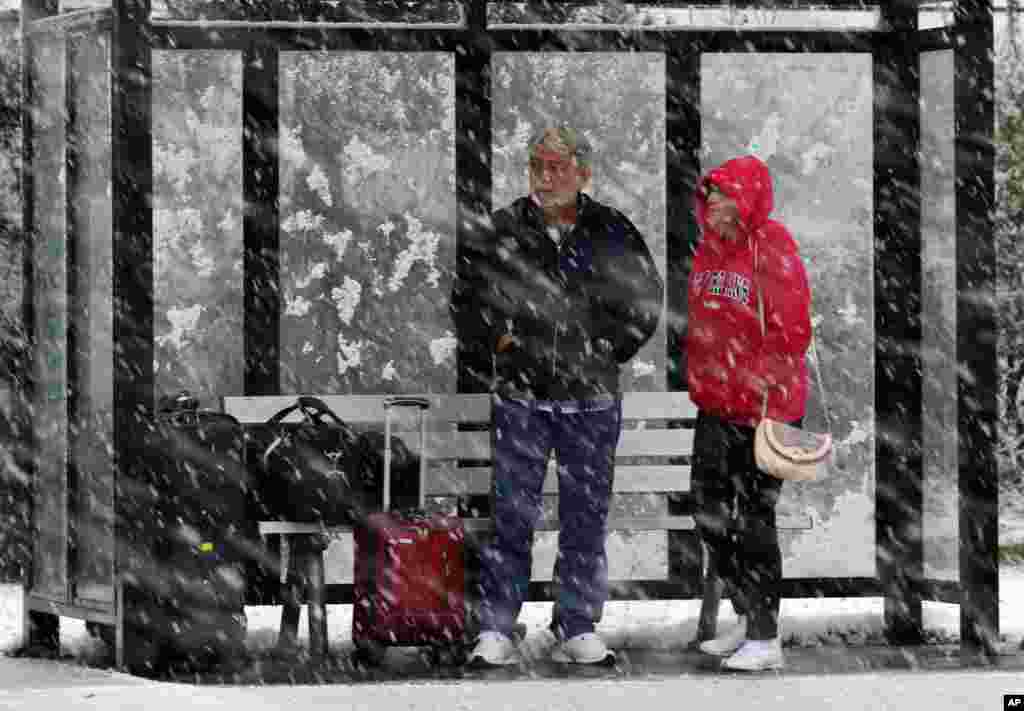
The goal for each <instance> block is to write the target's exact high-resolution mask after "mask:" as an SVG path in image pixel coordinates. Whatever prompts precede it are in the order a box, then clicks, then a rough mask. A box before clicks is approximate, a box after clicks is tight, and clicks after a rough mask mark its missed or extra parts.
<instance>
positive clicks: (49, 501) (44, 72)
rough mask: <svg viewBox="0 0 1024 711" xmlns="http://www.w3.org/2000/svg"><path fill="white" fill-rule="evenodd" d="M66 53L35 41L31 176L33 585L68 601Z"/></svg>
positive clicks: (50, 42) (55, 43)
mask: <svg viewBox="0 0 1024 711" xmlns="http://www.w3.org/2000/svg"><path fill="white" fill-rule="evenodd" d="M64 62H65V50H64V42H63V40H62V39H61V40H55V39H50V38H46V39H42V38H40V39H39V40H37V41H35V42H33V44H32V66H31V67H30V71H31V81H32V83H33V91H34V96H32V97H31V100H32V102H33V106H32V112H33V113H32V119H33V121H32V154H33V165H32V177H31V181H32V182H31V190H32V201H33V213H34V215H33V216H34V222H35V244H34V245H33V255H32V259H33V263H34V264H35V284H34V286H33V294H32V296H33V300H34V304H35V314H36V317H35V334H34V335H35V342H36V344H37V348H36V362H35V371H36V375H37V387H36V396H35V403H34V408H35V409H34V416H35V428H36V431H35V436H36V446H37V457H38V459H37V460H36V461H37V472H36V478H35V492H34V494H35V496H34V502H35V511H34V519H35V525H36V540H35V554H34V559H33V560H34V562H35V565H34V571H33V579H32V587H33V589H34V590H35V592H37V593H39V594H41V595H45V596H48V597H53V598H64V596H65V593H66V580H67V446H68V439H67V438H68V421H67V397H66V391H67V362H66V361H67V347H66V339H65V334H66V330H67V322H68V319H67V316H68V313H67V305H68V304H67V261H66V260H67V235H66V231H65V216H66V210H65V190H66V170H65V152H64V149H65V145H66V136H65V113H64V106H65V80H64Z"/></svg>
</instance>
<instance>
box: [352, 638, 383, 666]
mask: <svg viewBox="0 0 1024 711" xmlns="http://www.w3.org/2000/svg"><path fill="white" fill-rule="evenodd" d="M386 654H387V649H386V648H385V647H384V645H382V644H379V643H378V642H372V641H369V640H367V641H363V642H357V643H356V648H355V649H354V650H352V664H353V665H354V666H357V667H364V668H367V669H373V668H376V667H379V666H380V665H381V664H383V663H384V657H385V655H386Z"/></svg>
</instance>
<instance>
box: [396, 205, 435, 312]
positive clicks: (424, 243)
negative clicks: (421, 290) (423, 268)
mask: <svg viewBox="0 0 1024 711" xmlns="http://www.w3.org/2000/svg"><path fill="white" fill-rule="evenodd" d="M405 221H406V222H407V223H408V225H409V231H408V234H407V237H408V239H409V246H408V247H407V248H406V249H404V250H402V251H401V252H400V253H399V254H398V256H397V257H396V258H395V271H394V273H392V275H391V278H390V279H388V290H389V291H391V293H394V292H396V291H398V290H399V289H400V288H402V284H403V283H404V282H405V278H406V277H407V276H409V272H410V271H411V270H412V267H413V264H415V263H416V262H423V263H424V264H426V265H427V267H428V268H429V273H428V276H427V281H428V283H429V284H430V285H431V286H432V287H436V286H437V283H438V279H440V278H441V272H440V271H438V269H437V247H438V245H439V244H440V242H441V237H440V235H438V234H437V233H436V232H424V231H423V223H422V222H420V220H418V219H416V218H415V217H413V216H412V215H409V214H406V215H405Z"/></svg>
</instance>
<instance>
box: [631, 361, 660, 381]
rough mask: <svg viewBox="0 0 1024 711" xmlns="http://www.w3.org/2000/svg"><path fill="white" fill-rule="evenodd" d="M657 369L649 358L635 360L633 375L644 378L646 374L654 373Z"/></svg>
mask: <svg viewBox="0 0 1024 711" xmlns="http://www.w3.org/2000/svg"><path fill="white" fill-rule="evenodd" d="M656 371H657V368H656V367H655V366H654V363H652V362H651V361H649V360H644V361H633V376H634V377H637V378H642V377H644V376H648V375H654V373H655V372H656Z"/></svg>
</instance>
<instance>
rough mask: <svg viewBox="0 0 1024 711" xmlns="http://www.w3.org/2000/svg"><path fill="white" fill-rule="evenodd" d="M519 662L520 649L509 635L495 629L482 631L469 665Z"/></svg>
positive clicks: (478, 666)
mask: <svg viewBox="0 0 1024 711" xmlns="http://www.w3.org/2000/svg"><path fill="white" fill-rule="evenodd" d="M518 662H519V649H518V648H517V647H516V644H515V642H513V641H512V640H511V639H510V638H509V637H507V636H506V635H504V634H502V633H501V632H496V631H493V630H487V631H484V632H481V633H480V636H479V637H478V638H477V641H476V646H475V647H473V651H472V653H471V654H470V655H469V662H468V664H469V666H471V667H477V668H481V667H482V668H487V667H507V666H509V665H512V664H516V663H518Z"/></svg>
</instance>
